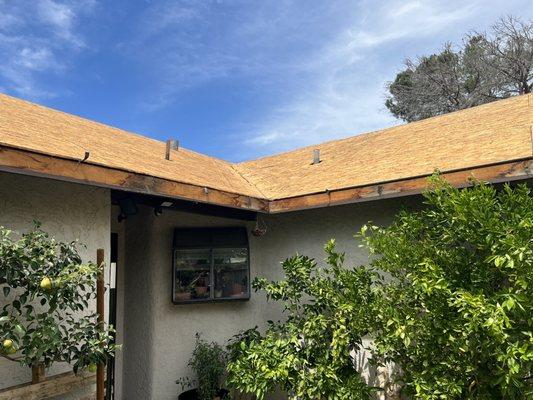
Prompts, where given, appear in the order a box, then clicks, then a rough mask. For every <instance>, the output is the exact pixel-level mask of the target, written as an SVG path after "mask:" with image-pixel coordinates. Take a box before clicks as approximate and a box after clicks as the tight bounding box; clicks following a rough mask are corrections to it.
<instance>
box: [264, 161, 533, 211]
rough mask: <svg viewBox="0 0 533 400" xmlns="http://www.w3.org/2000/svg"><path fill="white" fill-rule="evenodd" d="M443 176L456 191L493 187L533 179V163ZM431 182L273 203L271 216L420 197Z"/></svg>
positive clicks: (390, 184) (394, 184)
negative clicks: (475, 183)
mask: <svg viewBox="0 0 533 400" xmlns="http://www.w3.org/2000/svg"><path fill="white" fill-rule="evenodd" d="M442 175H443V177H444V178H445V179H446V180H447V181H448V182H449V183H451V184H452V185H454V186H456V187H464V186H468V185H470V184H471V182H472V179H477V180H480V181H485V182H491V183H499V182H509V181H514V180H520V179H528V178H532V177H533V159H532V158H530V159H526V160H520V161H514V162H509V163H503V164H496V165H490V166H484V167H478V168H473V169H466V170H460V171H452V172H447V173H443V174H442ZM427 178H428V176H422V177H417V178H412V179H406V180H400V181H393V182H384V183H381V184H378V185H368V186H361V187H355V188H348V189H341V190H336V191H328V192H323V193H315V194H311V195H304V196H296V197H292V198H287V199H281V200H273V201H270V203H269V212H270V213H280V212H287V211H296V210H304V209H310V208H319V207H329V206H335V205H341V204H349V203H357V202H362V201H370V200H378V199H384V198H391V197H400V196H408V195H413V194H419V193H421V192H422V191H423V190H425V189H426V188H427V187H428V181H427Z"/></svg>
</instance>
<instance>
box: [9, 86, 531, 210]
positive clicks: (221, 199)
mask: <svg viewBox="0 0 533 400" xmlns="http://www.w3.org/2000/svg"><path fill="white" fill-rule="evenodd" d="M532 126H533V95H531V94H530V95H524V96H517V97H513V98H510V99H507V100H501V101H497V102H493V103H489V104H485V105H483V106H479V107H474V108H470V109H467V110H462V111H458V112H454V113H450V114H447V115H443V116H439V117H434V118H429V119H426V120H423V121H419V122H415V123H410V124H406V125H400V126H397V127H393V128H389V129H385V130H382V131H377V132H371V133H367V134H362V135H359V136H354V137H350V138H347V139H341V140H336V141H331V142H327V143H322V144H319V145H316V146H309V147H305V148H301V149H297V150H294V151H290V152H286V153H282V154H278V155H274V156H270V157H265V158H261V159H258V160H252V161H247V162H243V163H238V164H231V163H229V162H226V161H223V160H219V159H216V158H212V157H209V156H206V155H202V154H199V153H196V152H193V151H190V150H186V149H183V148H180V149H179V150H177V151H173V152H172V157H171V158H172V161H168V160H165V143H163V142H160V141H157V140H153V139H149V138H146V137H143V136H140V135H136V134H132V133H129V132H126V131H123V130H120V129H116V128H112V127H109V126H106V125H103V124H99V123H96V122H92V121H89V120H86V119H83V118H80V117H76V116H72V115H69V114H66V113H63V112H60V111H55V110H51V109H49V108H45V107H41V106H38V105H35V104H32V103H29V102H26V101H23V100H19V99H15V98H12V97H9V96H6V95H2V94H0V170H6V171H14V172H21V173H32V174H36V175H44V176H50V177H55V178H57V179H67V180H73V181H76V182H82V183H89V184H93V185H101V186H106V187H112V188H118V189H122V190H127V191H136V192H142V193H149V194H155V195H161V196H167V197H175V198H181V199H186V200H192V201H200V202H206V203H211V204H218V205H223V206H229V207H236V208H245V209H250V210H255V211H262V212H281V211H290V210H296V209H302V208H310V207H321V206H327V205H333V204H343V203H349V202H354V201H361V200H368V199H371V198H379V197H382V196H384V195H387V194H388V195H401V194H410V193H417V192H420V190H422V189H423V187H424V185H425V180H424V179H421V177H424V176H427V175H429V174H431V173H432V172H433V171H434V170H435V169H439V170H441V171H442V172H444V173H446V176H448V177H450V179H451V180H453V182H454V184H457V185H460V184H462V183H464V182H466V180H467V179H468V177H469V176H470V173H473V172H475V173H476V175H475V176H477V177H479V178H480V179H484V180H488V181H502V180H512V179H523V178H524V177H531V170H532V169H533V161H532V160H533V133H532ZM314 149H320V158H321V162H320V163H319V164H315V165H312V157H313V150H314ZM86 151H88V152H89V153H90V155H89V158H88V159H87V160H85V161H82V160H83V158H84V154H85V152H86Z"/></svg>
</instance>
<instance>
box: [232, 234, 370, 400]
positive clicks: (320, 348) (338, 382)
mask: <svg viewBox="0 0 533 400" xmlns="http://www.w3.org/2000/svg"><path fill="white" fill-rule="evenodd" d="M325 250H326V254H327V259H326V261H327V264H328V267H329V268H326V269H319V268H317V265H316V262H315V261H314V260H313V259H310V258H308V257H306V256H301V255H296V256H294V257H291V258H289V259H287V260H286V261H285V262H284V263H283V264H282V266H283V270H284V272H285V275H286V279H285V280H282V281H279V282H267V281H266V280H265V279H257V280H256V281H255V282H254V288H255V289H261V290H264V291H265V292H266V294H267V296H268V298H269V299H271V300H274V301H281V302H283V304H284V305H285V311H286V313H287V320H286V321H285V322H277V323H274V322H269V326H268V329H267V331H266V333H265V334H264V335H260V334H259V332H258V331H257V330H256V329H252V330H249V331H247V332H246V333H244V334H241V335H240V336H238V337H237V340H235V341H234V343H233V344H232V345H231V346H230V350H231V353H230V354H231V359H230V363H229V364H228V372H229V376H228V381H229V383H230V384H231V385H232V386H233V387H235V388H236V389H238V390H240V391H242V392H245V393H252V394H254V395H255V396H256V397H257V398H258V399H263V398H264V397H265V395H266V394H268V393H271V392H273V391H274V390H275V389H276V388H277V387H279V388H281V389H282V390H285V391H286V392H288V393H289V395H290V396H289V397H290V398H291V399H295V400H296V399H309V400H311V399H313V400H315V399H339V400H343V399H346V400H349V399H350V400H356V399H368V398H370V394H371V393H372V392H373V389H372V388H370V387H368V386H367V385H366V383H365V382H364V380H363V378H362V377H361V376H360V374H359V373H358V371H357V369H356V367H355V364H354V353H355V352H356V351H358V350H360V349H361V348H362V337H363V336H365V335H367V334H368V333H369V327H370V326H371V320H372V318H373V316H372V314H371V313H368V312H367V308H366V307H367V306H369V305H370V304H371V303H372V302H374V301H375V299H374V294H373V293H372V289H371V286H372V282H373V280H374V279H375V278H376V275H375V274H374V273H372V272H371V271H369V270H366V269H351V270H348V269H344V268H343V266H342V264H343V260H344V256H343V255H342V254H339V253H337V252H336V251H335V242H334V241H333V240H332V241H330V242H329V243H328V244H327V245H326V247H325Z"/></svg>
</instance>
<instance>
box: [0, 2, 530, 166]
mask: <svg viewBox="0 0 533 400" xmlns="http://www.w3.org/2000/svg"><path fill="white" fill-rule="evenodd" d="M505 15H515V16H518V17H521V18H522V19H525V20H527V19H530V18H532V17H533V1H531V0H505V1H502V0H468V1H465V0H461V1H457V0H446V1H437V0H427V1H424V0H405V1H392V0H383V1H379V0H376V1H367V0H363V1H350V0H343V1H335V0H328V1H323V0H301V1H285V0H263V1H237V0H228V1H225V0H218V1H190V0H186V1H168V0H113V1H111V0H0V92H2V93H6V94H9V95H12V96H15V97H19V98H22V99H26V100H30V101H33V102H36V103H39V104H42V105H46V106H48V107H52V108H56V109H60V110H62V111H66V112H68V113H71V114H75V115H79V116H82V117H85V118H89V119H91V120H95V121H98V122H102V123H105V124H108V125H111V126H115V127H119V128H122V129H125V130H128V131H132V132H136V133H140V134H143V135H146V136H150V137H153V138H156V139H159V140H166V139H171V138H172V139H178V140H179V141H180V145H181V146H184V147H187V148H189V149H192V150H195V151H198V152H201V153H205V154H209V155H211V156H215V157H220V158H223V159H226V160H229V161H235V162H238V161H242V160H248V159H253V158H257V157H261V156H265V155H269V154H274V153H278V152H282V151H287V150H291V149H294V148H297V147H302V146H306V145H311V144H316V143H320V142H323V141H327V140H332V139H337V138H342V137H347V136H352V135H355V134H359V133H363V132H367V131H372V130H376V129H381V128H385V127H388V126H392V125H395V124H399V123H400V121H398V120H396V119H395V118H394V117H392V116H391V115H390V113H389V112H388V110H387V109H386V107H385V106H384V101H385V99H386V84H387V82H388V81H391V80H392V79H394V77H395V75H396V73H398V72H399V71H400V70H401V69H402V63H403V61H404V60H405V59H406V58H416V57H417V56H421V55H426V54H430V53H432V52H436V51H438V50H439V49H440V48H441V47H442V46H443V44H444V43H445V42H446V41H451V42H453V43H460V40H461V37H462V36H463V35H464V34H465V33H468V32H471V31H472V30H477V31H483V30H486V29H488V28H489V27H490V25H491V24H492V23H494V22H495V21H496V19H498V18H499V17H500V16H505Z"/></svg>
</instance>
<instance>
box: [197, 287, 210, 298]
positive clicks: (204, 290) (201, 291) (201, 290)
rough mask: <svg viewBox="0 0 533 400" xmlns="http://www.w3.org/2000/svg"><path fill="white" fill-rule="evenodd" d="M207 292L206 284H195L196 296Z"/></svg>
mask: <svg viewBox="0 0 533 400" xmlns="http://www.w3.org/2000/svg"><path fill="white" fill-rule="evenodd" d="M206 293H207V286H197V287H196V294H197V295H198V296H204V295H205V294H206Z"/></svg>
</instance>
